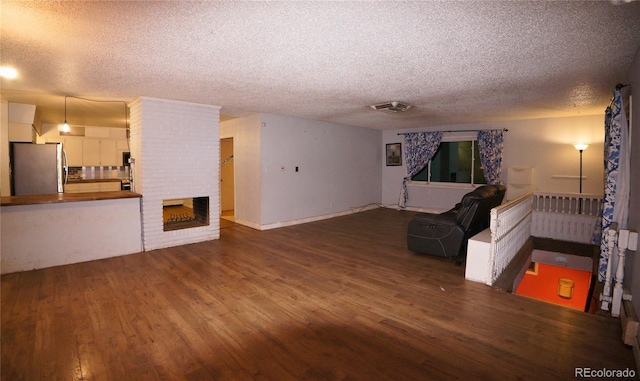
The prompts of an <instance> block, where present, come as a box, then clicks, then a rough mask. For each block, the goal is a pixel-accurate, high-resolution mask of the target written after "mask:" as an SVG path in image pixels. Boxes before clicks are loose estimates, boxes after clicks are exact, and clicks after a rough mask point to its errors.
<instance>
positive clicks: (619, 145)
mask: <svg viewBox="0 0 640 381" xmlns="http://www.w3.org/2000/svg"><path fill="white" fill-rule="evenodd" d="M604 129H605V136H604V167H605V168H604V176H605V179H604V180H605V184H604V202H603V205H602V212H601V214H602V219H601V220H600V221H599V222H598V224H597V226H596V229H597V231H595V232H594V237H593V239H592V242H594V243H596V244H597V243H598V242H599V243H600V260H599V263H598V280H600V281H601V282H602V281H604V279H605V276H606V272H607V262H608V261H609V258H611V257H612V255H613V253H609V248H608V247H607V245H606V241H605V240H604V239H602V237H603V236H604V235H605V234H607V231H608V230H609V227H610V226H611V223H612V222H617V223H618V228H620V229H626V227H627V220H628V215H627V213H628V203H629V155H628V149H627V145H628V140H629V132H628V128H627V119H626V115H625V112H624V107H623V104H622V93H621V90H620V89H619V88H616V90H615V93H614V96H613V102H612V104H611V106H609V107H607V110H606V112H605V122H604ZM621 164H623V165H622V166H621ZM614 276H615V275H614Z"/></svg>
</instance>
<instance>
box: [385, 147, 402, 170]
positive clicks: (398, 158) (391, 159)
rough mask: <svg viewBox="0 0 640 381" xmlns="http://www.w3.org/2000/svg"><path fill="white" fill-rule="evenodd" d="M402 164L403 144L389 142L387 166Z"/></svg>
mask: <svg viewBox="0 0 640 381" xmlns="http://www.w3.org/2000/svg"><path fill="white" fill-rule="evenodd" d="M394 165H402V145H401V144H400V143H391V144H387V166H394Z"/></svg>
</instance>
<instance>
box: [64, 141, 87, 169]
mask: <svg viewBox="0 0 640 381" xmlns="http://www.w3.org/2000/svg"><path fill="white" fill-rule="evenodd" d="M61 140H62V148H63V149H64V152H65V153H66V154H67V161H68V163H69V166H70V167H82V163H83V162H82V159H83V158H82V140H83V139H82V138H77V137H65V138H62V139H61Z"/></svg>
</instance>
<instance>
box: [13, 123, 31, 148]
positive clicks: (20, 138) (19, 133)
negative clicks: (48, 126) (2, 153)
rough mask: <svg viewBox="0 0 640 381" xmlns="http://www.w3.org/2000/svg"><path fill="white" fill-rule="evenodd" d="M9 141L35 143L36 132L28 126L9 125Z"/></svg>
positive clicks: (20, 124) (23, 124)
mask: <svg viewBox="0 0 640 381" xmlns="http://www.w3.org/2000/svg"><path fill="white" fill-rule="evenodd" d="M9 141H10V142H22V143H35V141H36V130H35V129H34V128H33V126H32V125H30V124H25V123H9Z"/></svg>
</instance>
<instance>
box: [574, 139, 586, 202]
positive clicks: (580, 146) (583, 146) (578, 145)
mask: <svg viewBox="0 0 640 381" xmlns="http://www.w3.org/2000/svg"><path fill="white" fill-rule="evenodd" d="M573 146H574V147H576V149H577V150H578V151H580V193H581V194H582V151H584V150H586V149H587V147H589V145H588V144H574V145H573ZM578 214H582V197H580V202H579V203H578Z"/></svg>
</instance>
